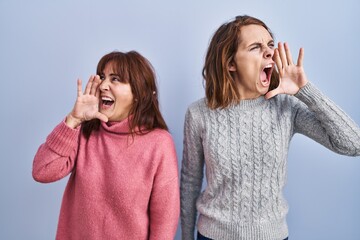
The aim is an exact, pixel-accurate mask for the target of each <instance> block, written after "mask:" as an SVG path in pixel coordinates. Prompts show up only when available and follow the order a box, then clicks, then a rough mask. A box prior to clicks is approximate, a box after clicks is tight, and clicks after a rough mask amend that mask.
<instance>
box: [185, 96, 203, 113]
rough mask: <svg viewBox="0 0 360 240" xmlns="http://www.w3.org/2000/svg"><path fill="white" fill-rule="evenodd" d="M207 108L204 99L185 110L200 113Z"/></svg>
mask: <svg viewBox="0 0 360 240" xmlns="http://www.w3.org/2000/svg"><path fill="white" fill-rule="evenodd" d="M207 108H208V106H207V104H206V99H205V98H201V99H199V100H197V101H195V102H193V103H191V104H190V105H189V107H188V109H187V111H188V112H197V111H201V110H204V109H207Z"/></svg>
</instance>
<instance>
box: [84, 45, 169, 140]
mask: <svg viewBox="0 0 360 240" xmlns="http://www.w3.org/2000/svg"><path fill="white" fill-rule="evenodd" d="M107 64H112V66H113V70H114V71H115V73H116V74H117V75H118V76H119V77H121V78H122V79H124V80H126V81H127V82H128V83H129V84H130V87H131V91H132V94H133V99H134V100H133V104H132V107H131V109H130V111H129V116H131V117H130V118H129V129H130V132H129V133H131V134H140V135H141V134H145V133H148V132H150V131H152V130H153V129H155V128H160V129H165V130H168V127H167V125H166V123H165V120H164V118H163V116H162V115H161V112H160V108H159V101H158V95H159V93H158V90H157V86H156V76H155V71H154V68H153V67H152V65H151V63H150V62H149V61H148V60H147V59H146V58H145V57H143V56H142V55H141V54H139V53H138V52H136V51H130V52H125V53H123V52H118V51H114V52H111V53H108V54H106V55H105V56H103V57H102V58H101V59H100V61H99V63H98V65H97V70H96V72H97V74H98V75H102V74H103V71H104V69H105V66H106V65H107ZM99 126H100V120H98V119H93V120H90V121H87V122H84V123H83V134H84V136H85V137H86V138H89V136H90V134H91V132H92V131H94V130H98V129H99Z"/></svg>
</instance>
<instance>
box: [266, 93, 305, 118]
mask: <svg viewBox="0 0 360 240" xmlns="http://www.w3.org/2000/svg"><path fill="white" fill-rule="evenodd" d="M269 103H270V106H271V107H272V108H273V109H275V111H276V112H278V113H279V114H280V115H288V114H290V115H291V114H293V113H296V112H297V109H299V108H300V107H301V106H302V104H303V103H302V102H301V101H299V99H297V98H296V97H294V96H291V95H287V94H279V95H277V96H275V97H273V98H271V99H270V100H269Z"/></svg>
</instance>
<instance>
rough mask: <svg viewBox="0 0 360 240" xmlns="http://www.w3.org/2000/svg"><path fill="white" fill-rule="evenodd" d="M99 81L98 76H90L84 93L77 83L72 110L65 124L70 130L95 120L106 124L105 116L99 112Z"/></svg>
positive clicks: (80, 84)
mask: <svg viewBox="0 0 360 240" xmlns="http://www.w3.org/2000/svg"><path fill="white" fill-rule="evenodd" d="M100 83H101V80H100V77H99V76H98V75H96V76H90V78H89V81H88V83H87V84H86V88H85V91H84V93H83V92H82V82H81V80H80V79H78V81H77V98H76V102H75V105H74V108H73V110H72V111H71V112H70V113H69V114H68V115H67V117H66V120H65V123H66V125H68V126H69V127H71V128H76V127H78V126H79V125H80V124H81V123H82V122H84V121H89V120H92V119H95V118H98V119H100V120H101V121H104V122H107V121H108V118H107V116H106V115H104V114H102V113H100V112H99V101H100V89H99V86H100Z"/></svg>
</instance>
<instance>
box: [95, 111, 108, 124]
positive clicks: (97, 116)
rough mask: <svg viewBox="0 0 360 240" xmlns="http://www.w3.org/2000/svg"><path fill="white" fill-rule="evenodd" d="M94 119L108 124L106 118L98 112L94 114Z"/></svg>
mask: <svg viewBox="0 0 360 240" xmlns="http://www.w3.org/2000/svg"><path fill="white" fill-rule="evenodd" d="M94 117H95V118H97V119H99V120H101V121H103V122H108V121H109V119H108V117H107V116H106V115H105V114H102V113H100V112H97V113H95V116H94Z"/></svg>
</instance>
